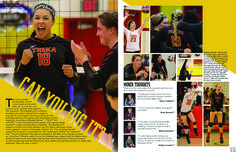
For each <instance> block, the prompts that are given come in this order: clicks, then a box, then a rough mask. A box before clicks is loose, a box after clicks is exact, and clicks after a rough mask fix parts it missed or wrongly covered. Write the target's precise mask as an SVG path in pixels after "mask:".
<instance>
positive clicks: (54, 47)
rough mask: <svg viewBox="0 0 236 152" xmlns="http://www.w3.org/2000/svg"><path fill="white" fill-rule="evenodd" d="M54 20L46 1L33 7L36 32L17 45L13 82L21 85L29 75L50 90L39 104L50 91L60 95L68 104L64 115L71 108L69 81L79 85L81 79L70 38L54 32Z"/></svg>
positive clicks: (53, 12)
mask: <svg viewBox="0 0 236 152" xmlns="http://www.w3.org/2000/svg"><path fill="white" fill-rule="evenodd" d="M54 23H55V10H54V9H53V7H51V6H50V5H47V4H44V3H41V4H38V5H36V6H35V7H34V13H33V27H34V31H35V32H34V34H32V36H31V37H30V38H28V39H26V40H24V41H21V42H20V43H19V44H18V46H17V49H16V61H15V71H14V77H13V83H14V85H15V86H18V85H19V84H20V83H21V81H22V80H23V79H24V77H26V76H27V77H29V78H30V79H31V80H32V81H35V82H36V83H37V84H39V85H41V86H42V87H44V88H45V89H46V90H47V91H43V93H42V94H41V95H40V98H39V99H40V100H39V102H40V103H44V102H45V100H46V98H47V95H48V91H50V92H51V94H55V95H56V96H58V97H60V98H61V99H63V100H64V101H65V102H66V103H67V106H66V108H65V109H64V110H65V111H67V112H63V114H62V115H63V116H62V117H64V116H66V115H67V113H68V111H70V109H71V104H70V95H69V91H68V86H67V81H69V82H70V83H71V84H76V83H77V82H78V80H79V78H78V75H77V70H76V66H75V58H74V54H73V52H72V51H71V46H70V45H71V44H70V41H68V40H66V39H63V38H61V37H58V36H56V35H55V34H52V32H51V29H52V26H53V25H54ZM50 103H51V101H50V102H49V104H50ZM49 104H48V105H49Z"/></svg>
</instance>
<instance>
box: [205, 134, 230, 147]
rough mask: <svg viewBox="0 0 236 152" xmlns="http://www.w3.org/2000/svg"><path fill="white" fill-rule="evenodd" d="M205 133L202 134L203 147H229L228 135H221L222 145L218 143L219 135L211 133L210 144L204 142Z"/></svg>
mask: <svg viewBox="0 0 236 152" xmlns="http://www.w3.org/2000/svg"><path fill="white" fill-rule="evenodd" d="M206 136H207V133H204V146H229V133H228V132H224V133H223V140H224V143H223V144H221V143H220V133H219V132H212V133H211V135H210V142H209V143H207V142H206Z"/></svg>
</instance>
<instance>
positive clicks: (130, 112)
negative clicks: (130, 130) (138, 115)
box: [125, 108, 134, 120]
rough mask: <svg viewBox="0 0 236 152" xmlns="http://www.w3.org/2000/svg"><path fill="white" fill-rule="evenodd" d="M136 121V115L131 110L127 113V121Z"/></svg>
mask: <svg viewBox="0 0 236 152" xmlns="http://www.w3.org/2000/svg"><path fill="white" fill-rule="evenodd" d="M133 119H134V113H133V112H132V109H131V108H129V109H128V111H127V112H126V113H125V120H133Z"/></svg>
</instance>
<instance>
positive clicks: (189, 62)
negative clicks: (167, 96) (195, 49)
mask: <svg viewBox="0 0 236 152" xmlns="http://www.w3.org/2000/svg"><path fill="white" fill-rule="evenodd" d="M202 74H203V72H202V54H178V55H177V80H178V81H202Z"/></svg>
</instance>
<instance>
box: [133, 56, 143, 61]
mask: <svg viewBox="0 0 236 152" xmlns="http://www.w3.org/2000/svg"><path fill="white" fill-rule="evenodd" d="M138 56H139V57H140V58H141V59H142V56H141V55H139V54H135V55H133V57H132V62H134V60H135V59H136V57H138Z"/></svg>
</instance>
